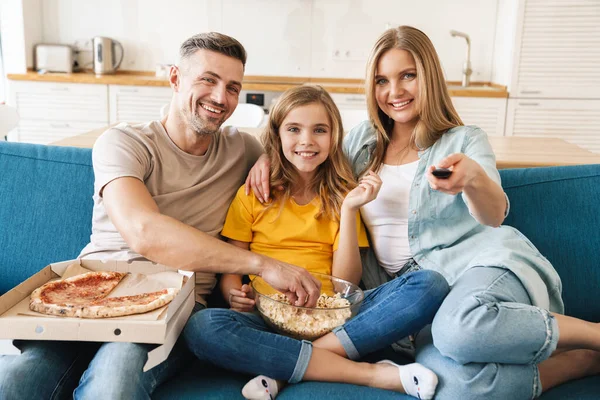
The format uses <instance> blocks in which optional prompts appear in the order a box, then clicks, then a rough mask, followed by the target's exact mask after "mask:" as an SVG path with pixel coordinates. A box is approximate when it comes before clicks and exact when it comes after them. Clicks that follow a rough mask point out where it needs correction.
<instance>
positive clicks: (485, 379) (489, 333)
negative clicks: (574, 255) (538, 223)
mask: <svg viewBox="0 0 600 400" xmlns="http://www.w3.org/2000/svg"><path fill="white" fill-rule="evenodd" d="M557 343H558V327H557V323H556V320H555V319H554V318H553V317H552V316H551V315H550V314H549V312H548V311H546V310H543V309H540V308H538V307H534V306H532V305H531V300H530V299H529V295H528V294H527V292H526V291H525V288H524V287H523V285H522V284H521V281H520V280H519V279H518V278H517V277H516V275H514V274H513V273H512V272H510V271H509V270H506V269H503V268H494V267H477V268H472V269H470V270H468V271H467V272H465V273H464V274H463V276H461V277H460V278H459V279H458V281H457V282H456V283H455V285H454V286H453V287H452V289H451V290H450V293H449V294H448V297H446V299H445V300H444V302H443V304H442V306H441V307H440V309H439V311H438V313H437V315H436V316H435V318H434V320H433V324H432V325H431V326H430V327H428V328H427V329H423V330H422V331H421V332H420V333H419V334H418V335H417V337H416V351H417V353H416V359H417V361H418V362H420V363H421V364H423V365H425V366H426V367H428V368H430V369H432V370H433V371H434V372H435V373H437V375H438V377H439V379H440V383H439V385H438V387H437V391H436V399H461V400H469V399H483V398H485V399H499V400H500V399H532V398H534V397H537V396H539V395H540V394H541V389H542V388H541V383H540V379H539V372H538V368H537V364H538V363H540V362H541V361H543V360H545V359H547V358H548V357H550V355H551V354H552V353H553V352H554V350H555V349H556V345H557Z"/></svg>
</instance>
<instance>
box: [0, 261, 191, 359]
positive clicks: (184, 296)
mask: <svg viewBox="0 0 600 400" xmlns="http://www.w3.org/2000/svg"><path fill="white" fill-rule="evenodd" d="M75 262H78V263H79V264H80V265H81V266H83V267H85V268H88V269H90V270H93V271H119V272H132V273H143V274H149V273H157V272H163V271H172V270H173V269H172V268H169V267H167V266H164V265H160V264H155V263H152V262H150V261H134V262H126V261H116V260H111V261H100V260H70V261H63V262H59V263H54V264H50V265H48V266H46V267H45V268H44V269H42V270H41V271H39V272H37V273H36V274H34V275H32V276H31V277H29V278H28V279H27V280H25V281H24V282H22V283H21V284H19V285H17V286H16V287H14V288H13V289H11V290H10V291H8V292H6V293H5V294H4V295H2V296H1V297H0V354H20V351H19V349H18V348H16V347H15V346H13V345H12V340H13V339H25V340H73V341H90V342H135V343H155V344H160V345H161V346H158V347H157V348H155V349H153V350H152V351H150V352H149V353H148V361H147V362H146V365H144V371H147V370H148V369H150V368H152V367H154V366H156V365H158V364H160V363H161V362H163V361H164V360H165V359H166V358H167V357H168V355H169V353H170V352H171V349H172V348H173V346H174V345H175V342H176V341H177V338H178V337H179V334H180V333H181V331H182V330H183V327H184V326H185V323H186V322H187V320H188V318H189V316H190V314H191V313H192V310H193V308H194V302H195V300H194V297H195V295H194V286H195V277H194V273H193V272H190V271H178V272H179V273H180V274H182V275H184V276H186V277H187V278H188V279H187V281H186V282H185V283H184V284H183V286H182V288H181V290H180V291H179V293H178V294H177V295H176V296H175V298H174V299H173V300H172V301H171V303H169V305H168V306H167V310H166V315H164V316H161V318H159V319H158V320H156V321H140V320H129V319H127V318H126V317H125V318H123V317H121V318H118V319H116V318H103V319H83V318H62V317H51V316H48V317H44V316H41V317H33V316H26V315H11V313H10V310H11V309H12V308H13V307H14V306H16V305H17V304H19V303H20V302H21V301H23V300H24V299H25V298H27V297H28V296H29V295H30V294H31V292H32V291H34V290H35V289H37V288H38V287H40V286H41V285H43V284H44V283H46V282H48V281H49V280H50V279H52V278H57V277H60V276H62V274H63V273H64V272H65V270H66V269H67V267H68V266H69V265H71V264H73V263H75Z"/></svg>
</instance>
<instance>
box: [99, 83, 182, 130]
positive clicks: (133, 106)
mask: <svg viewBox="0 0 600 400" xmlns="http://www.w3.org/2000/svg"><path fill="white" fill-rule="evenodd" d="M172 95H173V89H171V88H170V87H152V86H126V85H108V98H109V104H110V123H111V124H114V123H117V122H131V123H136V122H147V121H151V120H155V119H160V109H161V107H163V106H164V105H166V104H169V102H170V101H171V96H172Z"/></svg>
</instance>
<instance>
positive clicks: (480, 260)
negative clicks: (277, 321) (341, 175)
mask: <svg viewBox="0 0 600 400" xmlns="http://www.w3.org/2000/svg"><path fill="white" fill-rule="evenodd" d="M375 141H376V133H375V128H374V127H373V125H372V124H371V122H370V121H364V122H362V123H361V124H359V125H358V126H356V127H355V128H354V129H352V130H351V131H350V132H349V133H348V134H347V135H346V137H345V138H344V152H345V154H346V156H347V157H348V160H350V162H351V164H352V169H353V171H354V174H355V175H356V176H358V175H360V174H361V173H362V172H363V170H364V169H365V167H366V166H367V165H368V162H369V160H370V157H371V154H372V153H373V151H374V149H375ZM452 153H464V154H466V155H467V156H468V157H470V158H471V159H473V160H475V161H476V162H478V163H479V164H480V165H481V166H482V167H483V169H484V170H485V171H486V173H487V174H488V176H489V177H490V178H492V179H493V180H494V181H496V182H498V184H500V175H499V173H498V170H497V169H496V157H495V155H494V152H493V150H492V148H491V145H490V144H489V141H488V138H487V135H486V133H485V132H483V131H482V130H481V129H480V128H478V127H476V126H459V127H456V128H453V129H450V130H448V131H447V132H445V133H444V134H443V135H442V137H441V138H440V139H439V140H438V141H437V142H436V143H435V144H434V145H433V146H431V147H429V148H427V149H425V150H422V151H420V152H419V164H418V167H417V172H416V175H415V178H414V180H413V182H412V186H411V190H410V198H409V213H408V215H409V217H408V235H409V244H410V250H411V253H412V255H413V258H414V259H415V261H417V263H419V265H420V266H421V267H422V268H425V269H432V270H435V271H437V272H439V273H441V274H442V275H443V276H444V277H445V278H446V279H447V280H448V283H449V284H450V285H453V284H454V282H456V280H457V279H458V278H459V277H460V276H461V274H462V273H463V272H465V271H466V270H467V269H469V268H472V267H475V266H494V267H501V268H506V269H509V270H511V271H512V272H513V273H514V274H515V275H516V276H517V277H518V278H519V279H520V280H521V282H522V283H523V286H524V287H525V289H526V290H527V292H528V293H529V296H530V298H531V301H532V304H533V305H535V306H538V307H542V308H544V309H547V310H550V311H554V312H559V313H563V312H564V305H563V302H562V298H561V291H562V286H561V281H560V278H559V276H558V273H557V272H556V271H555V270H554V267H552V264H550V262H549V261H548V260H547V259H546V258H545V257H544V256H542V255H541V254H540V252H539V251H538V250H537V249H536V248H535V246H534V245H533V244H532V243H531V242H530V241H529V239H527V238H526V237H525V236H524V235H523V234H522V233H520V232H519V231H518V230H516V229H514V228H513V227H510V226H504V225H503V226H501V227H499V228H493V227H490V226H486V225H482V224H480V223H479V222H477V220H476V219H475V218H474V217H473V216H472V215H470V213H469V209H468V207H467V203H466V202H467V200H466V197H465V196H464V194H462V195H460V196H459V195H456V196H453V195H449V194H445V193H442V192H438V191H435V190H433V189H431V187H430V186H429V182H428V181H427V178H426V176H425V173H426V170H427V167H428V166H430V165H432V164H437V163H438V162H439V161H441V160H442V159H443V158H444V157H446V156H448V155H449V154H452ZM364 261H365V265H364V272H363V280H364V283H365V284H366V285H367V286H369V287H373V286H377V285H379V284H382V283H384V282H385V281H386V277H385V273H383V272H382V271H383V269H382V268H381V267H380V266H379V265H378V264H377V263H376V259H375V257H374V254H373V252H372V251H370V254H368V255H367V257H366V260H364Z"/></svg>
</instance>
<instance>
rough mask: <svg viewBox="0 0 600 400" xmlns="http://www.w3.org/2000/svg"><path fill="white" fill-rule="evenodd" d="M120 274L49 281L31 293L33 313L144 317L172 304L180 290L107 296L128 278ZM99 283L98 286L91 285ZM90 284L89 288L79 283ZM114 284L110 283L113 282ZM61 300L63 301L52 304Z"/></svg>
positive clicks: (80, 276)
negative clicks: (133, 315) (150, 312)
mask: <svg viewBox="0 0 600 400" xmlns="http://www.w3.org/2000/svg"><path fill="white" fill-rule="evenodd" d="M126 275H127V274H125V273H120V272H89V273H87V274H82V275H77V276H74V277H71V278H67V279H64V280H59V281H53V282H48V283H46V284H45V285H42V286H41V287H39V288H37V289H36V290H34V291H33V292H32V293H31V300H30V302H29V308H30V309H31V310H33V311H36V312H39V313H42V314H48V315H56V316H60V317H76V318H110V317H121V316H125V315H132V314H142V313H145V312H148V311H152V310H155V309H157V308H160V307H162V306H164V305H166V304H169V303H170V302H171V301H172V300H173V299H174V298H175V296H176V295H177V293H178V292H179V289H175V288H168V289H163V290H161V291H158V292H152V293H142V294H139V295H133V296H121V297H106V296H108V295H109V294H110V292H111V291H112V289H114V288H115V287H116V286H117V285H118V284H119V282H120V281H121V280H122V279H123V278H124V277H125V276H126ZM96 281H97V282H99V284H98V285H97V286H98V287H96V286H91V287H90V285H89V284H90V283H94V282H96ZM78 282H79V283H81V282H86V284H87V286H86V287H85V288H83V289H82V288H81V287H78V286H77V284H78ZM109 282H110V283H109ZM52 299H54V300H55V299H60V300H61V301H60V302H55V301H52Z"/></svg>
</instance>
